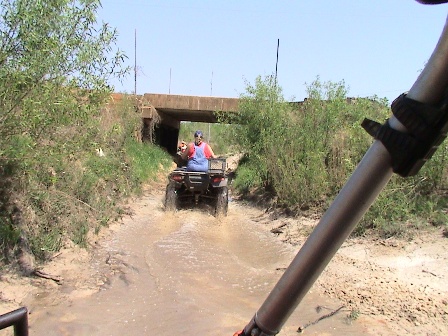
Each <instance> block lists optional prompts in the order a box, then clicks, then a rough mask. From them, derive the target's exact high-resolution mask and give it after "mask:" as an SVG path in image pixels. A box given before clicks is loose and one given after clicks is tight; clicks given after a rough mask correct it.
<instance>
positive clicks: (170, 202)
mask: <svg viewBox="0 0 448 336" xmlns="http://www.w3.org/2000/svg"><path fill="white" fill-rule="evenodd" d="M176 209H177V194H176V189H175V187H174V185H172V184H171V183H170V184H168V185H167V186H166V191H165V211H166V212H174V211H176Z"/></svg>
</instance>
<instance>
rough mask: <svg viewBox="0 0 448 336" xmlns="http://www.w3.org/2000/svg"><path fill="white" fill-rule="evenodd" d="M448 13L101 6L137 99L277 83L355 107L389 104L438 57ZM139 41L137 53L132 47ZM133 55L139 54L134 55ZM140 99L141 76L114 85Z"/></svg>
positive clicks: (297, 93) (364, 4)
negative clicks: (326, 92) (329, 91)
mask: <svg viewBox="0 0 448 336" xmlns="http://www.w3.org/2000/svg"><path fill="white" fill-rule="evenodd" d="M447 9H448V5H447V4H443V5H435V6H433V5H422V4H420V3H418V2H417V1H415V0H393V1H391V0H370V1H369V0H356V1H355V0H351V1H349V0H337V1H334V0H333V1H332V0H315V1H299V0H295V1H293V0H282V1H274V0H271V1H267V0H259V1H254V0H252V1H249V0H246V1H245V0H226V1H222V0H213V1H211V0H210V1H209V0H207V1H205V0H203V1H200V0H184V1H180V0H159V1H153V0H103V1H102V8H101V9H100V10H99V11H98V20H99V21H100V22H101V21H104V22H108V23H109V24H110V25H111V26H113V27H115V28H117V30H118V33H119V38H118V47H119V48H120V49H121V50H123V51H124V52H125V53H126V54H127V56H128V57H129V59H128V60H127V63H128V65H129V66H131V67H132V68H134V64H135V59H136V64H137V94H144V93H166V94H167V93H171V94H180V95H195V96H196V95H197V96H215V97H239V96H240V94H243V93H244V92H245V88H246V83H251V84H253V83H254V81H255V78H256V77H257V76H262V77H263V78H264V77H265V76H268V75H273V74H275V66H276V58H277V42H278V41H279V49H278V51H279V53H278V69H277V78H278V83H279V85H280V86H281V87H282V89H283V94H284V97H285V99H287V100H291V101H292V100H295V101H300V100H303V99H304V98H306V97H307V94H306V87H307V85H309V84H311V83H312V82H313V81H314V80H315V79H316V78H317V77H319V78H320V80H321V81H323V82H326V81H331V82H341V81H344V82H345V85H346V87H347V88H348V95H349V96H351V97H370V96H373V95H377V96H379V97H380V98H383V97H385V98H387V99H389V102H391V101H392V100H393V99H394V98H396V97H397V96H398V95H399V94H400V93H402V92H405V91H407V90H409V89H410V88H411V86H412V85H413V83H414V82H415V80H416V79H417V76H418V74H419V72H420V71H421V70H422V69H423V67H424V65H425V63H426V62H427V61H428V59H429V57H430V56H431V54H432V52H433V50H434V47H435V46H436V44H437V41H438V39H439V37H440V35H441V32H442V29H443V27H444V25H445V22H446V19H447V13H448V11H447ZM135 36H136V43H135ZM135 50H136V53H135ZM112 84H113V85H114V86H115V90H116V91H117V92H127V93H133V92H134V85H135V79H134V73H133V72H132V73H131V74H130V75H129V77H128V78H127V79H126V80H125V81H124V82H123V84H121V83H119V82H118V81H116V82H113V83H112Z"/></svg>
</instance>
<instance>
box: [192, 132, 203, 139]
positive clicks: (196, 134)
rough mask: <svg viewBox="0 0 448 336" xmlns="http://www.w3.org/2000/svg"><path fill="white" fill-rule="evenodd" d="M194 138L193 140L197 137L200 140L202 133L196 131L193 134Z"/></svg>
mask: <svg viewBox="0 0 448 336" xmlns="http://www.w3.org/2000/svg"><path fill="white" fill-rule="evenodd" d="M194 137H195V138H197V137H199V138H202V137H203V134H202V131H196V132H194Z"/></svg>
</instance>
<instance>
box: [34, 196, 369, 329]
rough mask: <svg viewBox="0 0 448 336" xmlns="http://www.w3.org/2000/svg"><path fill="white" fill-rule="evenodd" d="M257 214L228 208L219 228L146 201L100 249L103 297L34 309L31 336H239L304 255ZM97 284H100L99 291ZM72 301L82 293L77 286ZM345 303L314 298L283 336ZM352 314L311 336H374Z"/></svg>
mask: <svg viewBox="0 0 448 336" xmlns="http://www.w3.org/2000/svg"><path fill="white" fill-rule="evenodd" d="M258 215H260V211H259V210H256V209H252V208H248V207H245V206H243V205H241V204H238V203H236V202H231V203H230V206H229V215H228V216H227V217H226V218H224V219H216V218H215V217H213V216H212V215H210V213H209V212H208V209H206V208H202V209H183V210H180V211H178V212H176V213H175V214H172V215H168V214H165V213H164V212H163V211H162V195H152V196H146V197H144V198H143V199H142V200H141V201H140V206H139V207H138V210H137V211H136V213H135V214H134V216H133V217H132V218H130V219H127V220H125V222H124V224H123V225H121V226H120V228H119V229H118V230H117V231H116V232H115V233H114V234H113V235H112V236H111V237H110V239H108V240H107V241H103V242H101V247H100V248H98V250H97V251H96V252H95V257H94V258H93V260H92V263H91V265H90V267H91V268H92V272H93V273H92V274H96V278H97V279H96V281H97V282H98V283H99V287H98V288H99V289H98V291H97V292H95V293H93V294H91V295H85V296H84V297H79V298H75V299H67V300H63V301H59V302H53V301H52V300H51V298H49V297H47V296H46V295H45V293H40V295H34V297H33V299H32V301H31V302H30V305H29V307H30V310H31V314H30V320H29V324H30V335H34V336H39V335H42V336H43V335H45V336H51V335H111V336H115V335H117V336H118V335H161V336H163V335H167V336H168V335H169V336H172V335H233V333H234V332H235V331H237V330H239V329H242V328H243V327H244V326H245V325H246V324H247V323H248V322H249V320H250V319H251V318H252V316H253V315H254V313H255V312H256V311H257V309H258V308H259V307H260V305H261V304H262V303H263V301H264V299H265V298H266V296H267V295H268V294H269V292H270V290H271V289H272V288H273V286H274V285H275V283H276V282H277V280H278V279H279V277H280V276H281V274H282V272H283V270H284V268H286V267H287V266H288V264H289V262H290V261H291V260H292V258H293V256H294V255H295V254H296V252H297V250H294V249H293V248H292V247H290V246H288V245H285V244H282V243H281V242H279V241H278V240H276V239H275V237H273V236H272V234H270V233H269V231H268V230H266V229H263V228H262V227H260V225H259V224H257V223H256V221H255V220H254V219H255V218H256V217H257V216H258ZM98 279H103V281H99V280H98ZM64 290H65V291H67V292H70V291H72V290H75V289H74V288H71V287H70V286H67V288H65V289H64ZM318 306H321V307H327V308H329V309H337V308H338V307H339V306H340V303H339V302H337V301H331V300H329V299H327V298H324V297H321V296H318V295H317V293H315V291H313V289H312V290H311V291H310V293H308V295H307V296H306V297H305V299H304V300H303V301H302V302H301V303H300V305H299V307H298V308H297V309H296V311H295V312H294V313H293V314H292V316H291V317H290V318H289V320H288V321H287V323H286V324H285V326H284V327H283V329H282V331H281V332H280V333H279V335H284V336H287V335H297V331H296V330H297V328H298V327H299V326H303V325H306V324H307V323H309V322H312V321H316V320H317V319H318V318H319V317H320V316H322V315H324V314H327V313H328V312H329V310H325V309H323V310H321V311H320V312H317V311H316V307H318ZM346 315H347V312H341V313H338V314H336V315H334V316H332V317H331V318H328V319H324V320H322V321H320V322H319V323H316V324H314V325H311V326H309V327H308V328H307V329H306V331H305V333H306V334H308V335H361V334H367V332H366V330H365V328H364V327H363V326H362V325H359V324H357V322H356V321H355V322H354V323H353V324H347V321H346V319H345V317H346Z"/></svg>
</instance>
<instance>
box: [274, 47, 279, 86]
mask: <svg viewBox="0 0 448 336" xmlns="http://www.w3.org/2000/svg"><path fill="white" fill-rule="evenodd" d="M279 47H280V39H277V59H276V61H275V85H277V66H278V49H279Z"/></svg>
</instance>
